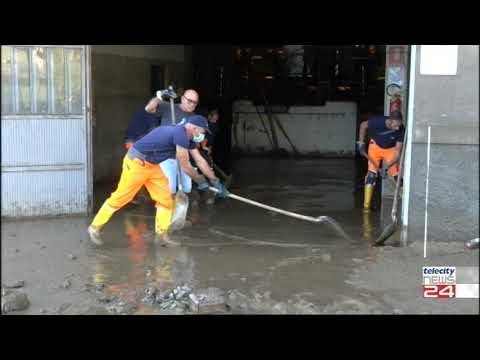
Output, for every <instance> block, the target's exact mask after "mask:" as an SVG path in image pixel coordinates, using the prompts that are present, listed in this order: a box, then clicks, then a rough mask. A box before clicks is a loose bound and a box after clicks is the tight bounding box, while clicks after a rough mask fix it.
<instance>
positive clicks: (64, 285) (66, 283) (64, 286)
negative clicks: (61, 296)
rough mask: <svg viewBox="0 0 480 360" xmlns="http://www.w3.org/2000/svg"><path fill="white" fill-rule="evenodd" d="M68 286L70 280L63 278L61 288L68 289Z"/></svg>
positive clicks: (70, 284)
mask: <svg viewBox="0 0 480 360" xmlns="http://www.w3.org/2000/svg"><path fill="white" fill-rule="evenodd" d="M70 286H72V283H71V282H70V280H65V281H64V282H63V283H62V288H64V289H68V288H69V287H70Z"/></svg>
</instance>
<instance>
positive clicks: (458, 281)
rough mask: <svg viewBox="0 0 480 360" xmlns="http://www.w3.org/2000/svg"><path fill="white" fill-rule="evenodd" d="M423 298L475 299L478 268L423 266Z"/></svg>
mask: <svg viewBox="0 0 480 360" xmlns="http://www.w3.org/2000/svg"><path fill="white" fill-rule="evenodd" d="M422 277H423V297H424V298H436V299H452V298H477V299H478V266H460V267H455V266H424V267H423V268H422Z"/></svg>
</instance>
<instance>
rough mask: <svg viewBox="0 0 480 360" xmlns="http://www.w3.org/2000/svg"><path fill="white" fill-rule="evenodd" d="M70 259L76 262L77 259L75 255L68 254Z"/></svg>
mask: <svg viewBox="0 0 480 360" xmlns="http://www.w3.org/2000/svg"><path fill="white" fill-rule="evenodd" d="M68 258H69V259H70V260H75V259H76V258H77V257H76V256H75V255H73V254H68Z"/></svg>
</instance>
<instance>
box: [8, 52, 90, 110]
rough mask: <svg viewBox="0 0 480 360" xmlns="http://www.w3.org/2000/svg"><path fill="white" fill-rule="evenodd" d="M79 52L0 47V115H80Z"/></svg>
mask: <svg viewBox="0 0 480 360" xmlns="http://www.w3.org/2000/svg"><path fill="white" fill-rule="evenodd" d="M82 67H83V62H82V50H81V49H79V48H61V47H24V46H23V47H21V46H18V47H17V46H2V115H20V114H25V115H32V114H52V115H59V114H82V112H83V103H84V99H83V91H82V90H83V83H82V81H83V77H82V72H83V68H82Z"/></svg>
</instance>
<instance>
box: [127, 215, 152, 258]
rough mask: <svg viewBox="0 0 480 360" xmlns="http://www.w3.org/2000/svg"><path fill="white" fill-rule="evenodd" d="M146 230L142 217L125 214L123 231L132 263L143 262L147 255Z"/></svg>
mask: <svg viewBox="0 0 480 360" xmlns="http://www.w3.org/2000/svg"><path fill="white" fill-rule="evenodd" d="M146 232H147V224H146V223H145V219H144V218H140V217H133V216H131V215H129V214H126V215H125V233H126V234H127V236H128V240H129V241H128V244H129V256H130V259H131V260H132V262H133V263H134V264H139V263H142V262H144V260H145V257H146V255H147V246H146V243H145V235H146Z"/></svg>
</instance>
